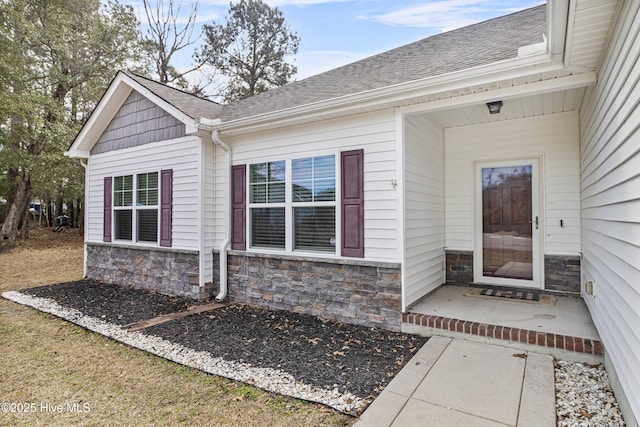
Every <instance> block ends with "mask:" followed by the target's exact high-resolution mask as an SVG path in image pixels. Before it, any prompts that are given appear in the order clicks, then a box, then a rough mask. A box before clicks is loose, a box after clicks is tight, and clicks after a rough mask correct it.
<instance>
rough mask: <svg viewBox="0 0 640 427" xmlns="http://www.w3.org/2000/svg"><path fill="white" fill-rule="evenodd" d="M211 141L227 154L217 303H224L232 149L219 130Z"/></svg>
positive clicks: (229, 220)
mask: <svg viewBox="0 0 640 427" xmlns="http://www.w3.org/2000/svg"><path fill="white" fill-rule="evenodd" d="M211 139H212V140H213V142H215V143H216V144H217V145H219V146H220V147H222V149H223V150H224V151H225V153H226V154H227V156H226V164H225V172H224V182H225V186H226V187H227V188H226V190H225V192H224V206H225V208H226V215H225V216H224V234H225V236H224V240H223V241H222V244H221V245H220V290H219V292H218V295H216V301H222V300H224V299H225V298H226V297H227V289H228V286H227V251H228V249H229V236H230V235H231V217H230V215H231V195H230V192H231V154H232V153H231V148H230V147H229V146H228V145H227V144H225V142H224V141H222V140H221V139H220V132H218V130H217V129H213V130H212V131H211Z"/></svg>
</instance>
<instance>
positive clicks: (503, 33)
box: [221, 5, 546, 122]
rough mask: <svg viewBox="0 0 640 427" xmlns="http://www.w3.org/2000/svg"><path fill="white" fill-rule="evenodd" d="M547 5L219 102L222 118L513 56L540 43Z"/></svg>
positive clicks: (303, 103)
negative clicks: (242, 96) (519, 50)
mask: <svg viewBox="0 0 640 427" xmlns="http://www.w3.org/2000/svg"><path fill="white" fill-rule="evenodd" d="M545 31H546V5H541V6H537V7H534V8H531V9H526V10H523V11H520V12H516V13H513V14H510V15H506V16H502V17H499V18H495V19H491V20H488V21H484V22H480V23H478V24H474V25H470V26H468V27H464V28H460V29H457V30H453V31H449V32H446V33H441V34H438V35H435V36H432V37H428V38H426V39H423V40H420V41H417V42H414V43H411V44H408V45H405V46H401V47H399V48H396V49H393V50H390V51H387V52H384V53H381V54H379V55H375V56H372V57H369V58H365V59H362V60H360V61H357V62H354V63H352V64H349V65H345V66H343V67H340V68H336V69H334V70H331V71H327V72H325V73H322V74H319V75H316V76H312V77H309V78H306V79H304V80H300V81H298V82H294V83H291V84H288V85H286V86H283V87H280V88H277V89H273V90H270V91H268V92H264V93H262V94H259V95H256V96H253V97H251V98H248V99H245V100H242V101H238V102H234V103H231V104H229V105H226V106H224V108H223V111H222V116H221V118H222V120H223V121H225V122H227V121H231V120H234V119H240V118H245V117H250V116H255V115H259V114H264V113H269V112H273V111H278V110H282V109H286V108H291V107H296V106H301V105H305V104H310V103H314V102H319V101H325V100H329V99H332V98H337V97H340V96H345V95H351V94H356V93H360V92H365V91H368V90H372V89H379V88H383V87H387V86H391V85H395V84H399V83H406V82H410V81H413V80H419V79H423V78H426V77H433V76H437V75H441V74H446V73H451V72H454V71H460V70H464V69H468V68H472V67H477V66H480V65H486V64H490V63H494V62H497V61H501V60H505V59H512V58H516V57H517V54H518V48H520V47H522V46H526V45H530V44H535V43H541V42H543V41H544V39H543V34H544V33H545Z"/></svg>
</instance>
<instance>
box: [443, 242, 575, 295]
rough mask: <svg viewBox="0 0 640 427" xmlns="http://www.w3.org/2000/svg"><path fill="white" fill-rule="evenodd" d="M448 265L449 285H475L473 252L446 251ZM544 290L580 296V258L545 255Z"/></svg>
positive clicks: (447, 278)
mask: <svg viewBox="0 0 640 427" xmlns="http://www.w3.org/2000/svg"><path fill="white" fill-rule="evenodd" d="M446 264H447V265H446V268H447V271H446V283H447V284H452V285H461V284H462V285H466V284H471V283H473V251H446ZM544 290H546V291H553V292H560V293H563V294H580V257H579V256H577V255H573V256H572V255H545V256H544Z"/></svg>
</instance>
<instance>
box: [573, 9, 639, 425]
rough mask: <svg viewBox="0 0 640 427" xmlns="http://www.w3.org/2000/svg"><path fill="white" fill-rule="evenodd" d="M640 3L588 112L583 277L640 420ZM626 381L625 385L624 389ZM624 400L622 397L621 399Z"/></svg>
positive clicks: (627, 17) (615, 34) (622, 27)
mask: <svg viewBox="0 0 640 427" xmlns="http://www.w3.org/2000/svg"><path fill="white" fill-rule="evenodd" d="M639 58H640V3H638V2H624V3H623V4H622V8H621V10H620V14H619V17H618V20H617V22H616V24H615V26H614V28H613V31H612V33H611V34H610V38H609V42H608V45H607V47H606V49H605V53H604V56H603V61H602V63H601V67H600V71H599V75H598V83H597V85H596V86H595V87H592V88H589V90H588V91H587V93H586V94H585V101H584V103H583V107H582V109H581V112H580V118H581V120H580V134H581V147H580V151H581V157H582V169H581V176H582V185H581V187H582V194H581V203H582V252H583V258H582V281H583V283H585V282H586V281H593V283H594V285H593V287H594V291H593V295H584V299H585V301H586V303H587V306H588V307H589V311H590V312H591V317H592V318H593V321H594V323H595V325H596V327H597V329H598V333H599V334H600V337H601V338H602V341H603V343H604V347H605V349H606V352H607V355H608V359H607V363H608V364H609V366H607V367H608V368H610V366H611V365H612V366H613V368H614V371H615V374H616V375H615V376H616V377H617V383H616V384H615V385H614V390H615V391H616V394H617V395H618V400H619V401H621V399H620V398H621V397H622V396H621V395H620V391H621V390H620V388H621V389H622V390H623V391H624V395H625V396H626V400H627V403H625V406H626V408H623V409H626V411H627V412H626V414H625V415H626V416H627V418H629V417H630V416H631V414H629V412H632V414H633V416H634V417H635V420H636V422H638V421H640V125H639V124H640V105H639V103H640V101H639V100H640V60H639ZM618 386H620V387H618ZM621 404H622V401H621Z"/></svg>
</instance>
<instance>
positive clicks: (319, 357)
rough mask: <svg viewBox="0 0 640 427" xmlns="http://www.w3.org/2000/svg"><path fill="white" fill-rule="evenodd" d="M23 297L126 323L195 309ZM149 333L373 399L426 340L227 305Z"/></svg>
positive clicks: (94, 296) (71, 288)
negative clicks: (54, 302) (46, 301)
mask: <svg viewBox="0 0 640 427" xmlns="http://www.w3.org/2000/svg"><path fill="white" fill-rule="evenodd" d="M21 292H22V293H25V294H28V295H33V296H37V297H43V298H50V299H53V300H54V301H56V302H57V303H58V304H59V305H62V306H64V307H71V308H75V309H76V310H78V311H80V312H82V313H83V314H84V315H86V316H91V317H95V318H98V319H102V320H105V321H108V322H111V323H115V324H117V325H126V324H128V323H133V322H137V321H141V320H145V319H149V318H152V317H155V316H158V315H161V314H167V313H171V312H178V311H184V310H186V309H187V308H188V307H190V306H192V305H194V304H196V302H195V301H194V300H191V299H188V298H176V297H170V296H167V295H162V294H158V293H153V292H148V291H145V290H141V289H131V288H124V287H121V286H117V285H108V284H104V283H100V282H95V281H90V280H81V281H76V282H68V283H61V284H57V285H50V286H43V287H38V288H32V289H24V290H22V291H21ZM144 333H145V334H149V335H156V336H159V337H162V338H164V339H166V340H169V341H172V342H176V343H180V344H182V345H184V346H185V347H189V348H192V349H194V350H200V351H206V352H208V353H210V354H211V355H213V356H215V357H221V358H223V359H225V360H229V361H238V362H244V363H249V364H251V365H253V366H257V367H261V368H272V369H278V370H281V371H284V372H287V373H289V374H291V375H293V376H294V377H295V378H296V379H297V380H298V381H301V382H304V383H305V384H309V385H312V386H316V387H321V388H325V389H338V390H339V391H340V392H347V391H348V392H350V393H353V394H355V395H356V396H359V397H361V398H363V399H367V400H368V399H371V398H374V397H375V396H377V395H378V394H379V393H380V391H382V389H383V388H384V387H385V386H386V384H387V383H388V382H389V381H390V380H391V379H392V378H393V377H394V376H395V375H396V374H397V373H398V371H399V370H400V369H401V368H402V367H403V366H404V365H405V364H406V363H407V362H408V360H409V359H410V358H411V356H412V355H413V354H415V352H416V351H417V350H418V349H419V348H420V347H421V346H422V345H423V344H424V343H425V342H426V338H423V337H419V336H414V335H408V334H402V333H395V332H388V331H384V330H379V329H373V328H366V327H362V326H355V325H348V324H343V323H338V322H335V321H330V320H326V319H321V318H318V317H315V316H309V315H304V314H299V313H291V312H288V311H281V310H267V309H261V308H255V307H249V306H242V305H236V304H232V305H230V306H228V307H225V308H221V309H218V310H216V311H214V312H209V313H202V314H197V315H193V316H189V317H185V318H182V319H177V320H171V321H169V322H166V323H163V324H160V325H156V326H152V327H150V328H148V329H146V330H145V331H144Z"/></svg>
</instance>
